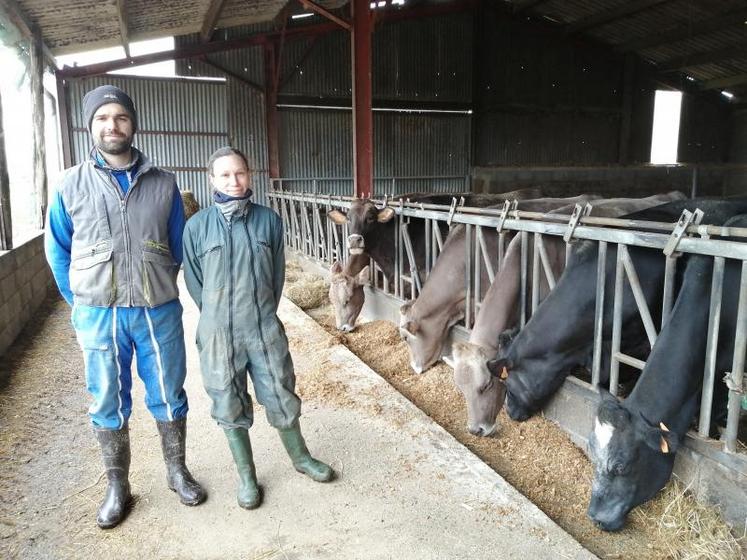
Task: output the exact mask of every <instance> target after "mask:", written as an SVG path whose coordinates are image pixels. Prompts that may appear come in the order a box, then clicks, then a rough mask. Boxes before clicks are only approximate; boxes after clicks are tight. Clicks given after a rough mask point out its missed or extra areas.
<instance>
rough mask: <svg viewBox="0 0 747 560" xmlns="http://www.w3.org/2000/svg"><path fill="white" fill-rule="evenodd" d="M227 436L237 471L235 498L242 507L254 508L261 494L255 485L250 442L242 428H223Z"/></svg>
mask: <svg viewBox="0 0 747 560" xmlns="http://www.w3.org/2000/svg"><path fill="white" fill-rule="evenodd" d="M223 431H224V432H225V434H226V438H228V447H229V448H230V449H231V454H232V455H233V460H234V462H235V463H236V470H237V471H238V472H239V491H238V493H237V494H236V499H237V501H238V502H239V506H240V507H242V508H244V509H256V508H258V507H259V506H260V504H261V503H262V494H261V493H260V491H259V486H257V471H256V470H255V468H254V459H253V458H252V442H251V441H249V432H248V431H247V430H245V429H244V428H223Z"/></svg>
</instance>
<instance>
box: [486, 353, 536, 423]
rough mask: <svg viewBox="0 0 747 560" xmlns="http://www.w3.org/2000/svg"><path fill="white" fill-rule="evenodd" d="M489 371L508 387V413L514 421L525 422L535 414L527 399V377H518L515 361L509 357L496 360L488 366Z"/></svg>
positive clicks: (489, 362) (488, 363)
mask: <svg viewBox="0 0 747 560" xmlns="http://www.w3.org/2000/svg"><path fill="white" fill-rule="evenodd" d="M486 367H487V368H488V371H490V373H491V374H492V375H493V376H494V377H497V378H499V379H500V380H501V381H502V382H503V383H504V384H505V386H506V398H505V400H506V412H507V413H508V415H509V417H510V418H511V419H512V420H516V421H517V422H524V421H525V420H528V419H529V417H531V416H532V414H534V412H535V410H534V408H533V407H531V406H530V405H529V402H528V399H527V398H526V397H527V396H528V395H530V393H529V388H528V387H526V385H525V384H524V378H525V377H526V376H523V375H516V373H517V370H516V368H515V367H514V363H513V360H511V359H510V358H507V357H503V358H500V357H499V358H494V359H492V360H489V361H488V362H487V364H486Z"/></svg>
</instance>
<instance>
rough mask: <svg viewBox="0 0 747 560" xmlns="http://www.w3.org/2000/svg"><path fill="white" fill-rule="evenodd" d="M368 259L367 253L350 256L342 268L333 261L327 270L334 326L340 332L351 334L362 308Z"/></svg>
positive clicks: (366, 282)
mask: <svg viewBox="0 0 747 560" xmlns="http://www.w3.org/2000/svg"><path fill="white" fill-rule="evenodd" d="M369 260H370V257H369V256H368V254H367V253H361V254H357V255H350V258H349V259H348V261H347V262H346V263H345V266H344V267H343V266H342V265H341V264H340V263H339V261H335V262H334V263H333V264H332V266H331V267H330V269H329V272H330V274H331V276H330V282H329V300H330V302H332V308H333V309H334V312H335V325H336V327H337V329H338V330H340V331H342V332H351V331H352V330H353V329H354V328H355V320H356V319H357V318H358V315H359V314H360V312H361V309H362V308H363V302H364V299H365V295H364V293H363V286H365V285H367V284H368V274H369V268H368V263H369Z"/></svg>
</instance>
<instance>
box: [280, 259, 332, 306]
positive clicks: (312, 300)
mask: <svg viewBox="0 0 747 560" xmlns="http://www.w3.org/2000/svg"><path fill="white" fill-rule="evenodd" d="M283 295H284V296H285V297H287V298H288V299H289V300H291V301H292V302H293V303H295V304H296V305H297V306H298V307H300V308H301V309H312V308H314V307H320V306H322V305H324V304H326V303H329V284H328V283H327V282H326V281H325V280H324V278H322V277H321V276H319V275H316V274H304V273H303V270H302V269H301V267H300V265H298V264H297V263H295V262H293V261H288V263H287V264H286V266H285V287H284V288H283Z"/></svg>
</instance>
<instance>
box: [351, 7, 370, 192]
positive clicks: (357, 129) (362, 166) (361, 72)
mask: <svg viewBox="0 0 747 560" xmlns="http://www.w3.org/2000/svg"><path fill="white" fill-rule="evenodd" d="M350 5H351V7H352V12H353V13H352V16H353V32H352V35H351V50H352V53H351V54H352V56H351V60H352V62H353V68H352V72H353V175H354V177H355V187H354V189H355V196H364V195H366V196H372V195H373V115H372V112H371V28H372V23H373V22H372V18H371V8H370V6H369V0H352V2H351V3H350Z"/></svg>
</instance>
